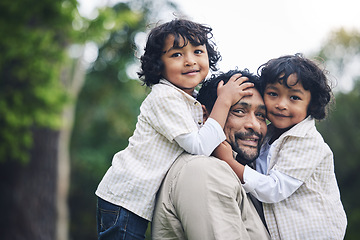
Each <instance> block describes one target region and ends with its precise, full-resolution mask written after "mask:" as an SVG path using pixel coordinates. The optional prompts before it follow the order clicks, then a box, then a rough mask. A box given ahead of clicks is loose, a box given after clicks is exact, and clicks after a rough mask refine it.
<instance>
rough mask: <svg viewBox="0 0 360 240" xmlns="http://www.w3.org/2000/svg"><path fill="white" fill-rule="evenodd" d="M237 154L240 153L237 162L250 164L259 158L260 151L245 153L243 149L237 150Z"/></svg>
mask: <svg viewBox="0 0 360 240" xmlns="http://www.w3.org/2000/svg"><path fill="white" fill-rule="evenodd" d="M236 152H237V153H238V155H237V157H236V160H237V161H238V162H240V163H241V164H250V163H252V162H254V161H255V160H256V158H257V157H258V156H259V151H258V150H253V151H243V150H241V149H237V151H236Z"/></svg>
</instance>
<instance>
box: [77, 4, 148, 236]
mask: <svg viewBox="0 0 360 240" xmlns="http://www.w3.org/2000/svg"><path fill="white" fill-rule="evenodd" d="M107 14H110V15H109V19H107V16H108V15H107ZM105 23H106V24H105ZM107 24H108V25H113V24H115V25H114V26H113V27H112V28H111V30H109V31H108V32H107V33H108V36H107V38H103V37H100V38H99V40H98V42H101V41H102V40H101V39H105V41H104V42H101V44H100V46H99V55H98V58H97V60H96V61H95V62H94V64H93V66H92V67H91V68H90V69H89V72H88V74H87V77H86V82H85V85H84V86H83V89H82V91H81V93H80V95H79V98H78V101H77V111H76V120H75V124H74V130H73V135H72V143H71V158H72V163H71V164H72V166H71V169H72V170H71V172H72V174H71V178H72V184H71V188H70V211H71V219H72V223H71V225H70V235H71V237H72V238H73V239H94V238H95V236H96V222H95V221H96V219H95V206H96V196H95V194H94V192H95V190H96V187H97V185H98V184H99V182H100V180H101V178H102V177H103V175H104V174H105V172H106V170H107V169H108V168H109V166H110V164H111V159H112V156H113V154H115V153H116V152H117V151H119V150H121V149H123V148H125V147H126V146H127V139H128V137H129V136H130V135H131V134H132V132H133V130H134V129H135V123H136V118H137V115H138V114H139V106H140V104H141V102H142V101H143V99H144V98H145V96H146V94H147V90H146V88H145V87H144V86H141V83H140V82H139V81H136V80H131V79H129V78H128V76H127V74H126V69H127V66H128V65H129V64H131V63H132V62H134V60H135V58H134V49H135V47H134V37H135V35H136V33H138V32H140V31H143V30H144V29H145V20H144V15H142V14H140V13H138V12H137V13H135V12H132V11H131V10H130V8H129V6H128V5H127V4H123V3H120V4H118V5H116V6H114V8H112V9H111V10H110V9H103V10H101V11H100V15H99V16H98V19H95V20H94V22H93V26H94V28H93V29H96V28H97V27H99V29H101V27H104V25H106V26H107ZM95 26H97V27H95Z"/></svg>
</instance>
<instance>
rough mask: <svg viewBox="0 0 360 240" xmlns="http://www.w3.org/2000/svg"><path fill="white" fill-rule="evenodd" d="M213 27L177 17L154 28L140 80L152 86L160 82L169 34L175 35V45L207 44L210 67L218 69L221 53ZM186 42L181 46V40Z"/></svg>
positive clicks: (149, 37) (145, 54) (143, 58)
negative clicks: (216, 47)
mask: <svg viewBox="0 0 360 240" xmlns="http://www.w3.org/2000/svg"><path fill="white" fill-rule="evenodd" d="M211 31H212V28H210V27H208V26H205V25H202V24H199V23H195V22H192V21H189V20H185V19H175V20H172V21H170V22H167V23H164V24H162V25H159V26H157V27H155V28H154V29H152V30H151V31H150V33H149V36H148V40H147V43H146V46H145V52H144V54H143V55H142V56H141V58H140V61H141V71H140V72H138V76H139V78H140V80H142V81H143V82H144V83H145V84H146V85H147V86H149V87H151V86H152V85H154V84H157V83H159V81H160V79H161V78H162V76H161V73H162V71H163V69H164V64H163V62H162V61H161V56H162V54H163V48H164V44H165V40H166V38H167V37H168V36H169V35H173V36H174V38H175V39H174V47H175V48H177V47H180V48H182V47H184V46H186V45H187V44H188V43H189V42H190V43H191V44H192V45H194V46H199V45H203V44H205V46H206V50H207V53H208V57H209V67H210V69H212V70H214V71H216V70H217V67H216V64H217V62H218V61H219V60H220V59H221V56H220V53H219V52H218V51H216V49H215V46H216V45H215V43H214V42H213V41H212V40H211V38H212V37H213V35H212V32H211ZM181 40H184V44H183V45H182V46H180V41H181Z"/></svg>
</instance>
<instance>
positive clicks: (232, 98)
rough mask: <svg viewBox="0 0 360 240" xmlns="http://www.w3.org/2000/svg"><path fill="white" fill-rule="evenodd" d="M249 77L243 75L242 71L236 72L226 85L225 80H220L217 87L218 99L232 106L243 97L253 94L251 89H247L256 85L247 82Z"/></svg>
mask: <svg viewBox="0 0 360 240" xmlns="http://www.w3.org/2000/svg"><path fill="white" fill-rule="evenodd" d="M247 80H248V78H247V77H242V76H241V74H240V73H238V74H234V75H233V76H232V77H231V78H230V79H229V81H228V82H227V83H226V84H225V85H224V82H223V81H220V82H219V84H218V87H217V95H218V99H219V100H220V101H221V100H222V101H224V102H226V104H229V105H228V106H232V105H234V104H236V103H237V102H238V101H239V100H240V99H241V98H243V97H245V96H250V95H252V92H251V91H247V89H249V88H251V87H254V84H253V83H250V82H247V83H243V82H244V81H247Z"/></svg>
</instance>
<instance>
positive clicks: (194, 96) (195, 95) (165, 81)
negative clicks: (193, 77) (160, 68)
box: [159, 78, 198, 99]
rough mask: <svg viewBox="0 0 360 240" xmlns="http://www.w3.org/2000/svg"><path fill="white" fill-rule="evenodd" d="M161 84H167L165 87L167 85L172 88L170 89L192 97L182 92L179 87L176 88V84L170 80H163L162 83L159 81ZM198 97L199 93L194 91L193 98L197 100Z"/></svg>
mask: <svg viewBox="0 0 360 240" xmlns="http://www.w3.org/2000/svg"><path fill="white" fill-rule="evenodd" d="M159 83H161V84H165V85H167V86H170V87H172V88H174V89H176V90H177V91H179V92H181V93H183V94H185V95H186V96H189V97H190V95H189V94H187V93H186V92H184V91H183V90H181V89H180V88H178V87H177V86H175V85H174V84H172V83H171V82H169V81H168V80H166V79H165V78H161V79H160V81H159ZM197 95H198V91H196V90H194V92H193V95H192V97H193V98H195V99H196V97H197Z"/></svg>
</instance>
